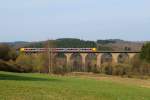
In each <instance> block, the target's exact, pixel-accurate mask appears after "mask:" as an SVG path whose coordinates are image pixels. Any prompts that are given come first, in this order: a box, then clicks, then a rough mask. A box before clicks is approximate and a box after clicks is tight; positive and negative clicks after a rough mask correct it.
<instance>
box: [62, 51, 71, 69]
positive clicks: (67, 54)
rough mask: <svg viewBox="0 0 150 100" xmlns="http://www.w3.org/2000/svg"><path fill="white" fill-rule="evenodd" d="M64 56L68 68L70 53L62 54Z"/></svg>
mask: <svg viewBox="0 0 150 100" xmlns="http://www.w3.org/2000/svg"><path fill="white" fill-rule="evenodd" d="M64 55H65V56H66V60H67V67H70V66H71V65H70V60H71V55H72V53H65V54H64Z"/></svg>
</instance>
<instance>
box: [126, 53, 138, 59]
mask: <svg viewBox="0 0 150 100" xmlns="http://www.w3.org/2000/svg"><path fill="white" fill-rule="evenodd" d="M136 54H137V53H128V56H129V59H132V58H133V57H134V56H135V55H136Z"/></svg>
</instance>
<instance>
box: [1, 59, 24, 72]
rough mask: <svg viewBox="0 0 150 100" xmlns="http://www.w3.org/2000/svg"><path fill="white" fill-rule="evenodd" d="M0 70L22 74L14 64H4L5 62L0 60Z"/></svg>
mask: <svg viewBox="0 0 150 100" xmlns="http://www.w3.org/2000/svg"><path fill="white" fill-rule="evenodd" d="M0 70H1V71H8V72H23V70H21V68H20V66H19V65H17V64H16V63H14V62H13V63H12V62H6V61H2V60H0Z"/></svg>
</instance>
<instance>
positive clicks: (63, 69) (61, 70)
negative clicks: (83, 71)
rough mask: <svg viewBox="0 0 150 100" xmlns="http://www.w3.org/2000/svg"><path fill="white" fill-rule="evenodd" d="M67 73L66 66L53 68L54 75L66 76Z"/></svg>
mask: <svg viewBox="0 0 150 100" xmlns="http://www.w3.org/2000/svg"><path fill="white" fill-rule="evenodd" d="M66 72H68V71H67V67H66V66H56V67H53V73H54V74H60V75H64V74H65V73H66Z"/></svg>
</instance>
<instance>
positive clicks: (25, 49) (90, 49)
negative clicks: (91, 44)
mask: <svg viewBox="0 0 150 100" xmlns="http://www.w3.org/2000/svg"><path fill="white" fill-rule="evenodd" d="M45 51H48V48H20V52H45ZM50 51H52V52H96V48H50Z"/></svg>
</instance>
